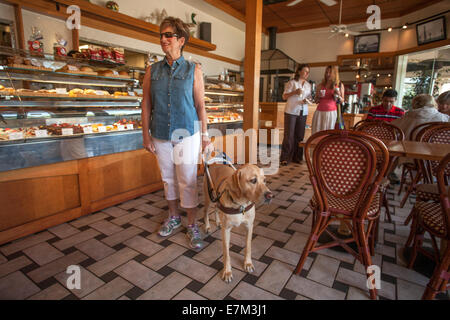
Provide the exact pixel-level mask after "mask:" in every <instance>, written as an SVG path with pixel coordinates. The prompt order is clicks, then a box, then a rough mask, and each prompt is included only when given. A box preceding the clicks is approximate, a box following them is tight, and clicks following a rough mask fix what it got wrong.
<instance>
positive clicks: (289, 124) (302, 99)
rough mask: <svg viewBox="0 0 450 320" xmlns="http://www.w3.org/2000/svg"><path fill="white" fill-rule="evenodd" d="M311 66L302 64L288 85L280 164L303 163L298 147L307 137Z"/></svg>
mask: <svg viewBox="0 0 450 320" xmlns="http://www.w3.org/2000/svg"><path fill="white" fill-rule="evenodd" d="M308 76H309V66H308V65H307V64H301V65H299V66H298V67H297V71H296V72H295V76H294V79H292V80H290V81H289V82H288V83H286V86H285V89H284V93H283V99H284V100H287V103H286V109H285V110H284V137H283V145H282V148H281V156H280V164H281V165H287V164H288V163H289V162H291V161H293V162H295V163H302V161H303V148H301V147H299V146H298V143H299V142H301V141H302V140H303V138H304V136H305V125H306V117H307V115H308V100H309V99H311V84H310V83H309V82H308V81H306V80H307V79H308Z"/></svg>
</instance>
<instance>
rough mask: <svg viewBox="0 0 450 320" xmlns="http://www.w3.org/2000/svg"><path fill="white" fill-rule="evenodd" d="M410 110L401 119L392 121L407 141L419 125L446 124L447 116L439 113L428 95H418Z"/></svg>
mask: <svg viewBox="0 0 450 320" xmlns="http://www.w3.org/2000/svg"><path fill="white" fill-rule="evenodd" d="M411 105H412V110H411V111H409V112H407V113H406V114H405V116H404V117H403V118H401V119H397V120H394V121H393V122H392V124H393V125H396V126H397V127H399V128H400V129H402V131H403V132H404V133H405V139H406V140H408V139H409V136H410V134H411V131H412V130H413V129H414V128H415V127H417V126H418V125H419V124H422V123H427V122H448V121H449V118H450V117H449V116H448V115H446V114H444V113H441V112H439V111H438V109H437V108H436V103H435V101H434V99H433V97H432V96H430V95H429V94H419V95H417V96H415V97H414V99H413V100H412V103H411Z"/></svg>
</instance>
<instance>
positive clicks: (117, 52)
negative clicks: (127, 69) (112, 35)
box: [111, 48, 125, 64]
mask: <svg viewBox="0 0 450 320" xmlns="http://www.w3.org/2000/svg"><path fill="white" fill-rule="evenodd" d="M111 50H112V52H113V55H114V60H115V61H116V63H120V64H125V50H124V49H123V48H111Z"/></svg>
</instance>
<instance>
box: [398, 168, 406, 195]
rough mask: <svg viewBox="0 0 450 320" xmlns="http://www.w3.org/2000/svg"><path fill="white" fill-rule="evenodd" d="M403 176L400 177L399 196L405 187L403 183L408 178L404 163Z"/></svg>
mask: <svg viewBox="0 0 450 320" xmlns="http://www.w3.org/2000/svg"><path fill="white" fill-rule="evenodd" d="M402 167H403V168H402V178H401V179H400V188H399V189H398V194H397V195H398V196H399V195H400V194H401V193H402V189H403V184H404V183H405V180H406V166H405V164H403V166H402Z"/></svg>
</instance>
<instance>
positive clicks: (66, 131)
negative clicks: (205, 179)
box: [0, 48, 244, 172]
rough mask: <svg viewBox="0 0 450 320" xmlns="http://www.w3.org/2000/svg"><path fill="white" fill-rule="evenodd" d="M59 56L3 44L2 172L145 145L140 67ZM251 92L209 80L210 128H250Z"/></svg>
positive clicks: (0, 98) (0, 55) (0, 82)
mask: <svg viewBox="0 0 450 320" xmlns="http://www.w3.org/2000/svg"><path fill="white" fill-rule="evenodd" d="M55 58H56V57H55V56H53V55H41V56H36V55H30V54H29V53H28V52H25V51H18V50H13V49H10V48H0V172H2V171H9V170H15V169H23V168H28V167H33V166H39V165H45V164H52V163H57V162H62V161H69V160H77V159H83V158H90V157H97V156H103V155H108V154H113V153H119V152H125V151H134V150H138V149H142V133H141V129H142V127H141V125H142V123H141V108H140V104H141V99H142V97H141V96H142V89H141V88H140V87H141V86H140V83H139V79H134V78H133V77H130V76H129V74H131V75H134V74H135V73H136V72H135V70H134V69H136V68H130V69H126V67H124V66H120V68H119V69H118V70H121V72H120V73H119V72H117V71H116V70H115V69H114V67H117V66H116V65H114V64H111V63H108V64H102V63H100V62H91V61H86V60H79V59H72V58H62V57H57V58H56V59H55ZM105 67H108V68H105ZM140 71H143V70H140ZM243 96H244V94H243V86H242V85H239V84H231V83H225V82H223V81H214V80H208V81H207V82H206V85H205V102H206V103H205V105H206V109H207V116H208V128H215V129H218V130H220V131H221V132H222V134H224V135H225V134H226V130H227V129H238V128H242V120H243Z"/></svg>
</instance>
